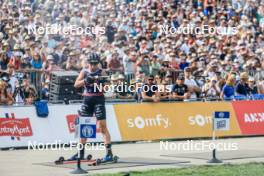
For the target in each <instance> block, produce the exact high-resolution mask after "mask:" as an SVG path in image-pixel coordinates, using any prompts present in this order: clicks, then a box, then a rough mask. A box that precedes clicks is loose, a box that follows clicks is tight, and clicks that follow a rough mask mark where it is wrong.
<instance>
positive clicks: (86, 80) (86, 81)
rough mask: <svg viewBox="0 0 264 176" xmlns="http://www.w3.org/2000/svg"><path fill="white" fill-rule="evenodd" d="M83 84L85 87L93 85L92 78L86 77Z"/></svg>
mask: <svg viewBox="0 0 264 176" xmlns="http://www.w3.org/2000/svg"><path fill="white" fill-rule="evenodd" d="M84 83H85V85H90V84H93V83H94V78H93V77H91V76H87V77H86V78H85V79H84Z"/></svg>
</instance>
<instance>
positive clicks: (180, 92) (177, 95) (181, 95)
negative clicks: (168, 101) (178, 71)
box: [172, 75, 190, 101]
mask: <svg viewBox="0 0 264 176" xmlns="http://www.w3.org/2000/svg"><path fill="white" fill-rule="evenodd" d="M184 80H185V79H184V76H183V75H180V76H179V77H178V78H177V81H176V84H174V85H173V87H172V97H173V98H174V99H175V100H176V101H183V100H186V99H188V98H190V93H189V90H188V86H187V85H186V84H184Z"/></svg>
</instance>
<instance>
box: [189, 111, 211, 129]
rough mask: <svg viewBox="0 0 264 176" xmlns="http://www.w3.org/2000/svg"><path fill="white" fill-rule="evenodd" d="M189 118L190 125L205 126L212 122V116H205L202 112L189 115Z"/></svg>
mask: <svg viewBox="0 0 264 176" xmlns="http://www.w3.org/2000/svg"><path fill="white" fill-rule="evenodd" d="M188 120H189V124H190V125H196V126H200V127H203V126H205V125H208V124H211V123H212V116H203V115H201V114H197V115H195V116H189V118H188Z"/></svg>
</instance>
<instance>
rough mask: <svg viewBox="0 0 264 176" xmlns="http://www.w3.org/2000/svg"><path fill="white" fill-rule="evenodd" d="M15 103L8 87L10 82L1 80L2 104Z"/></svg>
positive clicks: (0, 98) (0, 99) (0, 97)
mask: <svg viewBox="0 0 264 176" xmlns="http://www.w3.org/2000/svg"><path fill="white" fill-rule="evenodd" d="M13 103H14V99H13V97H12V95H11V93H10V89H9V88H8V84H7V83H6V82H5V81H3V80H0V105H12V104H13Z"/></svg>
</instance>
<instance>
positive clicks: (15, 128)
mask: <svg viewBox="0 0 264 176" xmlns="http://www.w3.org/2000/svg"><path fill="white" fill-rule="evenodd" d="M32 134H33V133H32V128H31V125H30V121H29V118H22V119H10V118H0V136H16V137H17V136H32Z"/></svg>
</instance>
